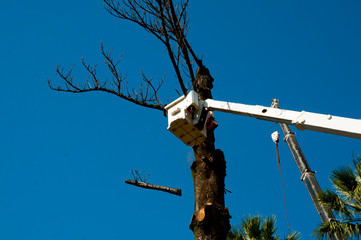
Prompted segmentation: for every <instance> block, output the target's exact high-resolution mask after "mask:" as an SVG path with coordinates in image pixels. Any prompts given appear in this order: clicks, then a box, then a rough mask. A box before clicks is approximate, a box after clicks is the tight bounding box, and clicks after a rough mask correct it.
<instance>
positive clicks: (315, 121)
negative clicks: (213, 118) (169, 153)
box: [165, 91, 361, 146]
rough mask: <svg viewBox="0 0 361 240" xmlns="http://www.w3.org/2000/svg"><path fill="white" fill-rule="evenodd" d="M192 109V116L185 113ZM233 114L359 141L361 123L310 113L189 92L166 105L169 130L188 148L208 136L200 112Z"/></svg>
mask: <svg viewBox="0 0 361 240" xmlns="http://www.w3.org/2000/svg"><path fill="white" fill-rule="evenodd" d="M191 106H192V109H193V110H192V113H191V112H190V111H189V110H187V109H189V108H190V107H191ZM203 108H205V109H207V110H210V111H220V112H227V113H233V114H237V115H242V116H248V117H254V118H257V119H261V120H266V121H272V122H277V123H285V124H291V125H295V126H296V127H297V128H298V129H300V130H312V131H318V132H325V133H330V134H335V135H341V136H345V137H352V138H358V139H361V120H360V119H351V118H344V117H337V116H331V115H325V114H318V113H311V112H305V111H301V112H297V111H291V110H283V109H278V108H272V107H264V106H259V105H246V104H240V103H231V102H223V101H216V100H213V99H207V100H205V101H202V100H198V94H197V93H196V92H195V91H190V92H189V93H188V95H187V96H186V97H185V96H181V97H180V98H178V99H177V100H175V101H173V102H172V103H170V104H168V105H167V106H166V107H165V110H166V111H167V113H168V130H170V131H171V132H172V133H173V134H174V135H176V136H177V137H178V138H179V139H180V140H182V142H184V143H185V144H186V145H187V146H194V145H196V144H198V143H201V142H202V141H203V140H204V139H205V138H206V136H207V131H206V129H205V128H200V129H199V126H198V128H197V127H195V125H196V124H197V123H198V122H199V120H200V118H201V112H202V109H203Z"/></svg>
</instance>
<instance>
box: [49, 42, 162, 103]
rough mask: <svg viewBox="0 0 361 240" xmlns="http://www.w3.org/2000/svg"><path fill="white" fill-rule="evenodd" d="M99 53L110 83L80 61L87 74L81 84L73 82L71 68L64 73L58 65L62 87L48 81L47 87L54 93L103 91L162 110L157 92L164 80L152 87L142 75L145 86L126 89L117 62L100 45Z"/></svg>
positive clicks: (123, 77)
mask: <svg viewBox="0 0 361 240" xmlns="http://www.w3.org/2000/svg"><path fill="white" fill-rule="evenodd" d="M101 53H102V55H103V57H104V58H105V64H106V66H107V67H108V70H109V72H110V73H111V81H109V80H103V79H101V78H100V77H99V76H98V75H97V68H96V66H91V65H89V64H87V63H86V62H85V60H84V59H82V65H83V67H84V68H85V69H86V71H87V72H88V74H89V75H88V77H87V78H86V80H85V82H83V83H82V84H81V83H79V82H77V81H75V79H74V76H73V75H72V72H73V68H71V69H70V70H69V71H67V72H65V71H64V69H63V68H62V67H61V66H60V65H58V66H57V68H56V72H57V74H58V76H60V78H61V79H63V80H64V84H63V86H61V85H58V86H56V87H55V86H54V85H53V84H52V82H51V81H50V80H48V84H49V87H50V88H51V89H53V90H56V91H62V92H72V93H83V92H91V91H103V92H107V93H111V94H114V95H116V96H118V97H121V98H123V99H125V100H127V101H130V102H132V103H135V104H138V105H140V106H144V107H148V108H154V109H159V110H163V108H164V105H163V104H162V102H161V101H160V99H159V96H158V92H159V89H160V87H161V86H162V84H163V82H164V79H161V80H160V81H159V83H158V84H157V85H154V84H153V82H152V79H148V78H146V77H145V75H144V74H143V73H142V80H143V81H144V82H145V85H144V86H143V85H141V86H140V88H139V91H138V92H137V91H136V90H135V89H134V88H132V89H128V86H127V82H126V81H125V79H126V75H123V74H121V73H120V71H119V70H118V67H117V66H118V64H119V61H120V58H119V59H118V60H115V59H113V57H112V55H111V51H109V50H106V49H104V47H103V44H102V45H101Z"/></svg>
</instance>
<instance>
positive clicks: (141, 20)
mask: <svg viewBox="0 0 361 240" xmlns="http://www.w3.org/2000/svg"><path fill="white" fill-rule="evenodd" d="M104 3H105V8H106V10H107V11H108V12H109V13H110V14H111V15H113V16H115V17H118V18H121V19H125V20H128V21H131V22H134V23H136V24H138V25H139V26H141V27H142V28H144V29H145V30H146V31H148V32H150V33H151V34H153V35H154V36H155V37H156V38H157V39H159V40H160V41H161V42H162V43H163V44H164V45H165V47H166V49H167V52H168V55H169V59H170V60H171V62H172V65H173V68H174V70H175V73H176V76H177V79H178V83H179V86H180V87H181V90H182V92H183V94H186V93H187V91H188V90H189V89H188V88H187V87H186V85H189V84H187V82H191V83H192V84H191V85H192V86H193V88H195V84H196V83H195V74H194V69H193V60H194V62H195V63H196V64H197V65H198V67H201V66H203V64H202V61H201V60H200V59H198V58H197V56H196V54H195V52H194V50H193V49H192V47H191V45H190V44H189V43H188V41H187V38H186V36H187V33H188V22H189V19H188V16H187V6H188V3H189V0H179V1H177V3H176V4H175V3H174V1H173V0H104ZM192 59H193V60H192ZM180 62H184V63H185V65H186V69H187V71H186V74H184V73H183V74H182V71H181V70H180V65H179V63H180Z"/></svg>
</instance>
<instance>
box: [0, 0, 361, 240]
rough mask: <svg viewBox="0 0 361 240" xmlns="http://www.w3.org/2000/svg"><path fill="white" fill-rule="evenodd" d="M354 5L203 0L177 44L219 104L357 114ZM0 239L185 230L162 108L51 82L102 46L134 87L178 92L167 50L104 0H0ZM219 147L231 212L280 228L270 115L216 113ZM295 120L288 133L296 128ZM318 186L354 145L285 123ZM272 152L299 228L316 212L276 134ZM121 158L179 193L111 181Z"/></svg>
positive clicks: (183, 233)
mask: <svg viewBox="0 0 361 240" xmlns="http://www.w3.org/2000/svg"><path fill="white" fill-rule="evenodd" d="M360 12H361V3H360V1H354V0H350V1H335V0H329V1H325V0H320V1H286V0H279V1H266V0H264V1H261V0H255V1H246V0H242V1H239V0H238V1H236V0H233V1H213V0H211V1H200V0H191V1H190V6H189V16H190V18H191V22H190V27H191V29H190V32H189V40H190V42H192V45H193V47H194V49H195V50H196V51H197V53H198V54H199V55H200V56H203V60H204V63H205V64H206V66H207V67H208V68H209V69H210V70H211V73H212V75H213V77H214V79H215V82H214V91H213V96H214V98H215V99H217V100H225V101H232V102H240V103H246V104H258V105H265V106H269V105H270V104H271V101H272V98H278V99H280V105H281V107H282V108H285V109H291V110H299V111H301V110H306V111H311V112H318V113H324V114H333V115H337V116H344V117H351V118H361V108H360V92H361V81H360V79H361V46H360V43H361V31H360V27H361V14H360ZM0 26H1V35H0V83H1V85H0V86H1V87H0V112H1V120H0V128H1V135H0V136H1V137H0V239H4V240H15V239H16V240H18V239H28V240H30V239H31V240H32V239H34V240H48V239H52V240H58V239H67V240H75V239H76V240H95V239H108V240H113V239H175V240H176V239H192V237H193V235H192V232H191V231H190V230H189V229H188V227H189V223H190V219H191V216H192V213H193V207H194V202H193V201H194V200H193V182H192V178H191V172H190V169H189V167H190V165H191V162H192V160H193V156H192V151H191V148H190V147H186V146H185V145H184V144H182V143H181V141H179V140H178V139H177V138H176V137H175V136H173V135H172V134H171V133H170V132H168V131H167V119H166V118H164V117H163V116H162V112H161V111H157V110H151V109H146V108H142V107H139V106H136V105H132V104H131V103H129V102H126V101H123V100H121V99H119V98H117V97H114V96H111V95H109V94H104V93H88V94H69V93H59V92H55V91H51V90H50V89H49V88H48V86H47V78H51V79H52V81H53V82H54V83H57V82H58V81H59V78H57V76H56V73H55V68H56V65H57V64H58V63H59V64H62V65H63V66H64V67H65V68H69V67H71V66H72V65H73V64H75V70H74V73H75V76H76V77H77V78H78V79H79V80H83V79H85V78H86V72H85V71H84V69H83V68H82V66H81V62H80V60H81V57H83V56H84V58H85V60H86V61H87V62H88V63H90V64H98V65H99V74H100V75H102V76H104V78H106V77H109V73H107V72H106V71H104V68H103V67H102V64H103V63H104V60H103V59H102V57H101V55H100V49H99V46H100V43H101V42H102V41H103V43H104V45H105V46H106V47H108V48H111V49H113V53H114V55H115V56H116V55H120V54H122V59H123V60H122V62H121V65H120V70H121V71H122V72H124V73H128V80H129V85H130V86H131V87H134V88H137V87H138V85H139V82H140V76H141V75H140V72H141V70H143V71H144V72H145V73H147V74H148V75H149V76H154V78H160V77H162V76H164V74H165V73H167V80H166V83H165V85H164V88H163V89H162V90H161V95H162V96H163V100H164V101H167V100H166V99H167V98H168V97H169V100H170V101H172V100H173V99H175V98H177V94H176V92H175V91H174V89H175V88H176V87H177V84H176V79H175V76H174V75H175V74H174V72H173V70H172V67H171V65H170V62H169V60H168V57H167V53H166V52H165V49H164V48H163V46H162V45H161V43H159V42H158V41H157V40H155V39H154V38H153V37H152V36H151V35H149V34H148V33H146V32H144V31H143V30H142V29H141V28H139V27H138V26H136V25H134V24H131V23H128V22H124V21H120V20H118V19H116V18H114V17H112V16H110V15H109V14H108V13H107V12H106V11H105V10H104V8H103V2H102V1H100V0H99V1H85V0H78V1H70V0H62V1H45V0H35V1H25V0H19V1H5V0H1V1H0ZM216 120H217V121H218V122H219V127H218V129H217V130H216V146H217V147H218V148H220V149H222V150H223V151H224V153H225V156H226V160H227V179H226V186H227V189H229V190H230V191H232V192H233V193H232V194H227V195H226V205H227V206H228V207H229V210H230V213H231V215H232V217H233V218H232V219H231V223H232V224H235V223H238V222H239V221H240V219H241V217H242V216H244V215H248V214H252V215H256V214H262V215H264V216H268V215H275V216H276V217H277V220H278V226H279V231H280V232H281V233H287V224H286V217H285V210H284V204H283V197H282V190H281V182H280V175H279V172H278V170H277V163H276V155H275V148H274V144H273V142H272V141H271V138H270V134H271V133H272V132H273V131H275V130H278V131H280V129H279V128H278V127H277V125H276V124H273V123H269V122H265V121H260V120H256V119H251V118H245V117H240V116H235V115H227V114H225V113H216ZM295 131H296V130H295ZM297 138H298V140H299V142H300V145H301V147H302V149H303V151H304V154H305V155H306V158H307V159H308V161H309V164H310V166H311V168H312V170H315V171H317V174H316V176H317V178H318V180H319V183H320V185H321V187H329V186H330V183H329V180H328V176H329V173H330V171H331V170H332V169H335V168H337V167H338V166H341V165H343V164H346V163H351V160H352V155H353V154H355V155H358V154H361V150H360V146H361V142H360V140H355V139H348V138H345V137H339V136H333V135H328V134H323V133H314V132H307V131H305V132H300V131H297ZM280 156H281V164H282V169H283V174H284V175H283V178H284V181H285V192H286V199H287V207H288V214H289V221H290V225H291V228H292V229H293V230H297V231H299V232H301V233H302V237H303V239H312V237H311V236H310V234H311V232H312V231H313V229H314V228H315V226H316V225H317V224H318V223H319V222H320V219H319V217H318V215H317V213H316V210H315V208H314V206H313V203H312V201H311V199H310V197H309V195H308V192H307V190H306V188H305V186H304V185H303V183H302V182H301V181H300V173H299V171H298V169H297V167H296V164H295V163H294V161H293V158H292V156H291V154H290V151H289V149H288V147H287V145H286V144H285V143H284V142H281V143H280ZM131 168H135V169H141V170H142V172H144V173H147V172H148V173H149V174H150V177H149V182H151V183H154V184H159V185H167V186H170V187H174V188H182V190H183V197H177V196H173V195H170V194H166V193H162V192H156V191H150V190H143V189H139V188H136V187H133V186H130V185H126V184H124V180H125V179H126V178H131V177H132V176H131V172H130V170H131Z"/></svg>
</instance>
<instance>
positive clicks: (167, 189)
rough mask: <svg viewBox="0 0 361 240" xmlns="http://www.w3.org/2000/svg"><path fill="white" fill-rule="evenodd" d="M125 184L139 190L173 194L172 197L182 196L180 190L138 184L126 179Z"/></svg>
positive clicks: (143, 183) (142, 183)
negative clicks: (145, 189) (144, 189)
mask: <svg viewBox="0 0 361 240" xmlns="http://www.w3.org/2000/svg"><path fill="white" fill-rule="evenodd" d="M125 183H127V184H130V185H134V186H137V187H140V188H147V189H152V190H158V191H163V192H167V193H171V194H174V195H177V196H182V190H181V189H175V188H170V187H165V186H159V185H153V184H150V183H145V182H138V181H133V180H129V179H126V180H125Z"/></svg>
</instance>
